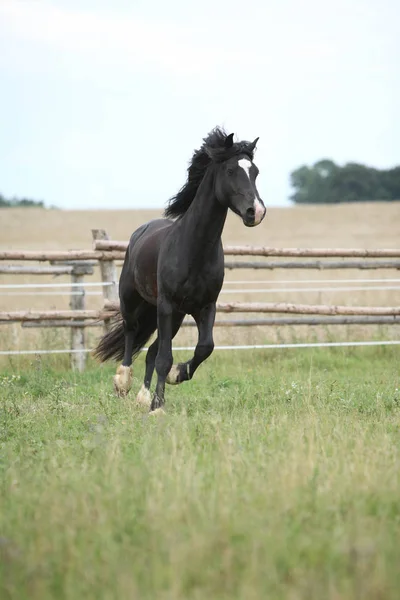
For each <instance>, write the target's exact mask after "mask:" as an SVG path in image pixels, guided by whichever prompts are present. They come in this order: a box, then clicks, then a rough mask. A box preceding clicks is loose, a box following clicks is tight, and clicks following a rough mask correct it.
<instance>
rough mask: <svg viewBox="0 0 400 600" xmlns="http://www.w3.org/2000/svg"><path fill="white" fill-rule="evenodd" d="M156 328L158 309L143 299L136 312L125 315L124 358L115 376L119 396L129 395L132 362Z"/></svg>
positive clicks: (115, 386)
mask: <svg viewBox="0 0 400 600" xmlns="http://www.w3.org/2000/svg"><path fill="white" fill-rule="evenodd" d="M139 298H140V297H139ZM156 328H157V310H156V307H155V306H152V305H150V304H148V303H147V302H146V301H145V300H143V299H141V298H140V300H139V302H138V303H137V304H136V306H135V310H134V311H132V312H130V313H128V314H125V315H124V334H125V349H124V357H123V361H122V365H120V366H119V367H118V369H117V373H116V375H115V376H114V389H115V391H116V392H117V394H118V395H119V396H126V395H127V394H128V393H129V390H130V389H131V386H132V362H133V360H134V358H135V357H136V355H137V354H138V353H139V351H140V350H141V349H142V348H143V346H144V345H145V344H146V342H147V341H148V339H149V338H150V337H151V335H152V334H153V333H154V331H155V330H156Z"/></svg>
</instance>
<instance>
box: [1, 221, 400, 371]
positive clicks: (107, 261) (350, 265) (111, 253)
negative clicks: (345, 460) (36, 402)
mask: <svg viewBox="0 0 400 600" xmlns="http://www.w3.org/2000/svg"><path fill="white" fill-rule="evenodd" d="M92 238H93V249H87V250H66V251H46V250H43V251H23V250H13V251H0V263H1V262H4V261H27V262H34V261H36V262H46V261H47V262H48V263H49V266H43V265H40V266H36V265H16V264H12V265H4V264H3V265H2V264H0V274H14V275H54V276H58V275H70V276H71V283H61V284H54V283H49V284H37V285H36V284H12V285H6V284H4V285H2V286H0V290H1V289H7V288H8V289H18V288H21V289H24V288H38V287H44V288H50V287H60V288H64V287H69V288H70V290H71V291H70V310H40V311H34V310H22V311H1V312H0V324H6V323H15V322H19V323H21V324H22V326H23V327H28V328H29V327H69V328H70V329H71V348H70V350H69V352H70V353H71V360H72V365H73V367H74V368H77V369H79V370H82V369H83V368H84V365H85V358H86V355H87V352H88V351H87V349H86V348H85V333H84V332H85V328H86V327H97V326H102V327H104V328H105V329H108V328H109V327H110V325H111V320H112V318H113V317H115V316H116V315H117V313H118V311H119V303H118V284H117V279H118V277H117V268H116V263H117V261H121V260H123V259H124V257H125V251H126V248H127V245H128V242H126V241H115V240H110V239H109V237H108V235H107V232H106V231H104V230H102V229H94V230H92ZM224 254H225V256H238V257H245V256H251V257H264V258H265V257H268V258H270V259H272V260H268V261H266V260H257V261H255V260H252V261H246V260H242V259H240V260H236V261H231V260H227V261H225V268H226V269H228V270H229V269H254V270H259V269H266V270H273V269H274V270H275V269H289V270H298V269H305V270H307V269H311V270H343V269H346V270H348V269H359V270H364V269H365V270H377V269H398V270H400V249H399V248H397V249H396V248H395V249H368V250H366V249H359V248H273V247H267V246H259V247H256V246H254V247H252V246H241V245H231V246H226V247H225V248H224ZM285 258H289V259H290V260H282V259H285ZM310 258H312V259H318V260H308V259H310ZM338 259H340V260H338ZM388 259H390V260H388ZM393 259H394V260H393ZM395 259H398V260H395ZM96 265H98V266H99V267H100V273H101V279H102V281H101V282H91V283H88V282H85V281H84V276H85V275H92V274H93V272H94V267H95V266H96ZM311 282H312V283H314V284H320V283H322V282H328V283H329V282H330V283H332V282H333V280H322V281H318V280H304V281H302V282H301V283H302V284H304V283H311ZM336 282H337V283H338V282H342V283H352V284H354V283H355V281H354V280H352V279H340V280H337V281H336ZM360 282H368V283H377V282H381V283H386V284H388V283H389V282H392V283H398V282H400V280H399V279H382V278H381V279H362V280H359V281H358V282H357V283H360ZM226 283H227V284H233V283H241V284H244V283H245V284H248V281H247V280H246V281H241V282H232V281H227V282H226ZM252 283H258V284H259V283H261V282H258V281H257V282H252ZM262 283H266V282H265V281H263V282H262ZM271 283H272V282H271ZM273 283H274V284H275V285H276V284H278V283H279V284H280V285H281V284H283V283H297V285H298V283H299V282H298V281H287V280H286V281H279V282H276V281H274V282H273ZM86 286H98V287H101V291H99V292H86V291H85V287H86ZM355 289H357V290H359V289H361V288H360V287H357V286H354V285H353V286H349V287H348V288H337V287H336V288H335V287H330V288H323V287H319V288H299V287H297V288H291V289H290V288H286V289H279V288H277V287H275V288H272V289H265V290H255V289H254V290H249V289H248V288H247V289H241V290H240V289H239V290H238V289H236V290H233V289H231V290H223V292H224V293H249V292H252V293H256V292H257V293H261V292H265V293H272V292H274V293H275V292H276V293H278V292H281V293H289V292H295V291H296V292H300V291H301V292H311V291H312V292H324V291H354V290H355ZM365 289H369V291H372V290H375V291H376V290H379V289H394V290H395V289H398V287H396V286H388V285H385V286H380V287H377V286H375V287H370V288H365ZM56 293H58V292H50V294H53V295H54V294H56ZM96 293H97V294H100V295H101V294H102V295H103V302H104V306H103V307H101V308H99V309H98V310H87V309H86V306H85V297H86V295H87V294H96ZM217 311H218V313H259V314H261V315H262V314H265V313H270V314H271V315H272V316H271V317H266V318H265V317H264V318H258V319H253V318H246V319H229V320H227V319H217V321H216V323H215V324H216V326H217V327H244V326H246V327H248V326H258V325H260V326H291V325H295V326H298V325H309V326H314V325H315V326H319V325H354V324H358V325H371V324H375V325H377V324H386V325H392V324H400V306H387V307H383V306H346V305H328V304H324V305H323V304H318V305H316V304H296V303H282V302H219V303H218V304H217ZM278 315H281V316H278ZM282 315H283V316H282ZM288 315H289V316H288ZM290 315H293V316H290ZM183 325H184V326H185V327H192V326H194V325H195V324H194V322H193V320H190V319H186V320H185V321H184V323H183ZM383 343H386V342H383ZM388 343H391V342H388ZM395 343H397V342H395ZM352 344H353V343H352ZM355 344H356V345H357V343H355ZM314 345H315V344H314ZM319 345H322V346H323V345H324V344H319ZM331 345H346V344H342V343H337V344H335V343H333V344H331ZM347 345H351V344H350V343H349V344H347ZM303 346H304V347H309V346H313V344H304V345H302V344H300V345H299V344H296V345H291V344H284V345H282V344H281V345H279V344H278V345H262V346H251V347H303ZM10 352H11V353H13V354H18V353H20V352H19V351H10ZM21 352H22V351H21ZM36 352H37V351H36ZM49 352H51V351H49ZM57 352H63V350H59V351H57ZM32 353H35V351H32ZM0 354H2V355H4V354H7V351H4V352H1V353H0Z"/></svg>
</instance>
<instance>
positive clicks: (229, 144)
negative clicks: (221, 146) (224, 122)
mask: <svg viewBox="0 0 400 600" xmlns="http://www.w3.org/2000/svg"><path fill="white" fill-rule="evenodd" d="M233 136H234V133H230V134H229V135H228V137H227V138H226V140H225V150H229V148H232V146H233Z"/></svg>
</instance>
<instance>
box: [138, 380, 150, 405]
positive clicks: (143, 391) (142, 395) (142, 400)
mask: <svg viewBox="0 0 400 600" xmlns="http://www.w3.org/2000/svg"><path fill="white" fill-rule="evenodd" d="M136 404H138V405H139V406H146V407H147V408H149V407H150V406H151V393H150V390H148V389H147V387H145V386H144V385H142V387H141V388H140V390H139V392H138V395H137V396H136Z"/></svg>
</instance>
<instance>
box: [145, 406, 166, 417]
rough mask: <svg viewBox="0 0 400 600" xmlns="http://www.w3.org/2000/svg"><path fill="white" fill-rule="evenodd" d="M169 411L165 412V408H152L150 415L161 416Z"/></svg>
mask: <svg viewBox="0 0 400 600" xmlns="http://www.w3.org/2000/svg"><path fill="white" fill-rule="evenodd" d="M166 414H167V413H166V412H165V410H164V409H163V408H161V407H160V408H155V409H154V410H151V411H150V412H149V417H150V416H154V417H160V416H162V415H166Z"/></svg>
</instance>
